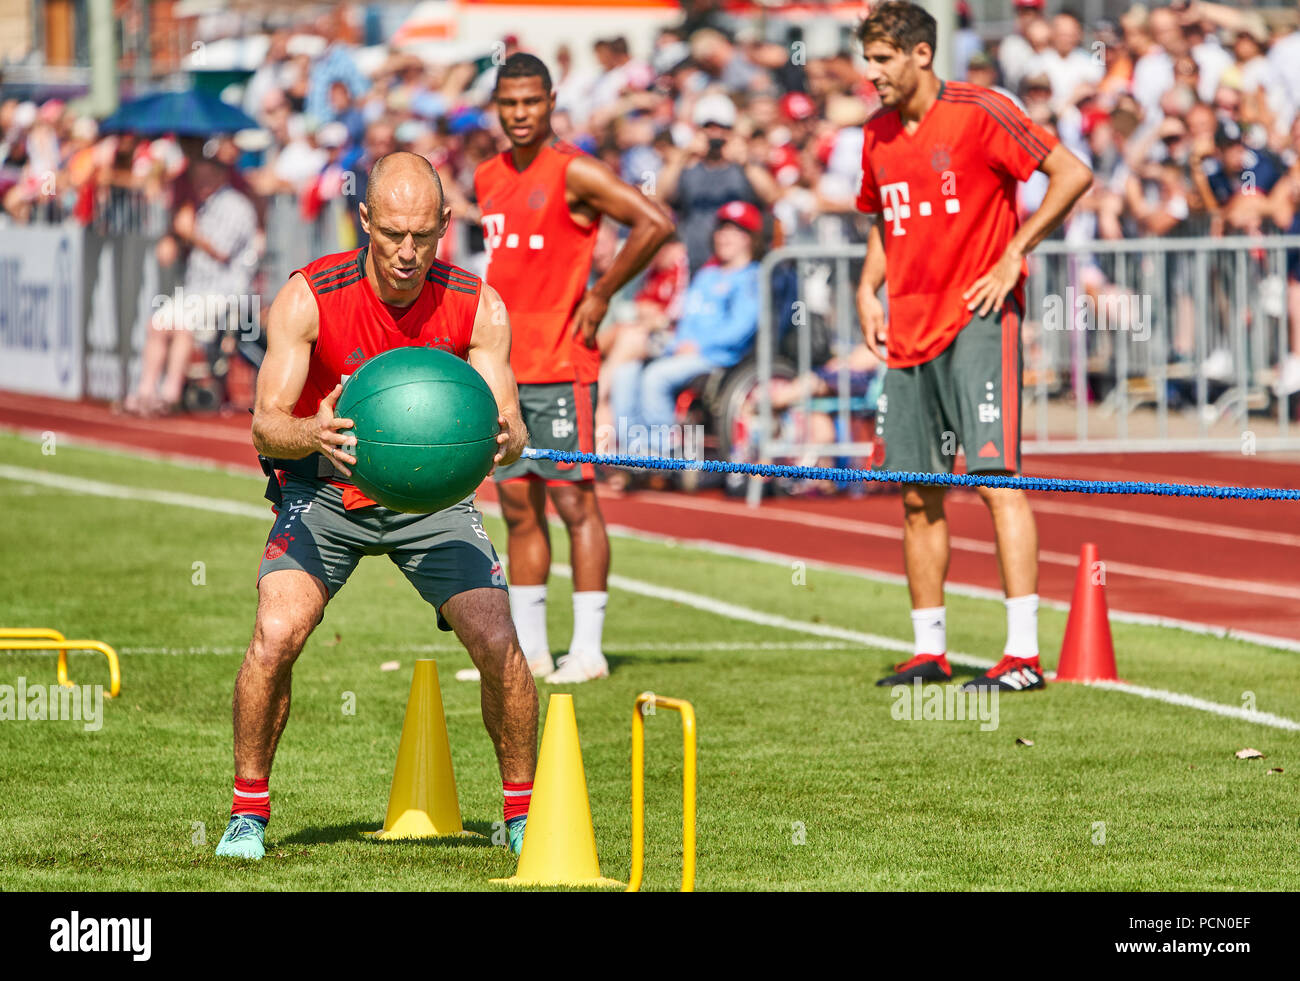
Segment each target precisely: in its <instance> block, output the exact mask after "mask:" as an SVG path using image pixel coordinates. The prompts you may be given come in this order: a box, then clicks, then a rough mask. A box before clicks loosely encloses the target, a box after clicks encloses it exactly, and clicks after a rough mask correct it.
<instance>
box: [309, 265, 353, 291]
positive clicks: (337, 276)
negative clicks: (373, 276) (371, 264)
mask: <svg viewBox="0 0 1300 981" xmlns="http://www.w3.org/2000/svg"><path fill="white" fill-rule="evenodd" d="M348 265H351V263H348ZM357 275H361V274H360V273H358V272H357V271H356V269H344V270H343V271H342V272H335V273H330V274H329V275H328V276H323V277H321V278H320V279H313V280H312V281H311V284H312V285H313V286H315V287H316V288H317V289H319V288H320V287H322V286H332V285H334V284H335V283H337V282H338V281H339V280H342V279H347V278H348V277H349V276H357Z"/></svg>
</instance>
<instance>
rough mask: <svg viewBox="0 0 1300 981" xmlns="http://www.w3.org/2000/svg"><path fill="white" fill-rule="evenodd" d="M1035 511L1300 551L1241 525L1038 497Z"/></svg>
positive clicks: (1292, 542)
mask: <svg viewBox="0 0 1300 981" xmlns="http://www.w3.org/2000/svg"><path fill="white" fill-rule="evenodd" d="M951 496H952V497H955V498H957V502H960V503H961V504H963V505H968V506H969V505H978V506H979V507H981V508H982V507H984V503H983V502H982V501H980V499H979V497H978V495H976V494H970V493H968V492H962V493H960V495H951ZM955 503H956V502H955ZM1033 508H1034V512H1035V513H1042V514H1060V515H1064V516H1066V517H1071V518H1087V519H1088V520H1089V521H1109V522H1111V523H1113V524H1121V525H1136V526H1138V527H1140V528H1161V529H1165V530H1167V531H1176V532H1178V533H1179V534H1186V535H1208V536H1210V537H1213V538H1228V539H1231V540H1233V541H1246V542H1262V543H1263V544H1265V545H1280V546H1283V547H1285V548H1300V535H1292V534H1288V533H1286V532H1280V531H1262V530H1260V529H1258V528H1243V527H1241V526H1239V525H1225V524H1220V523H1219V522H1215V521H1193V520H1191V519H1190V518H1172V517H1169V516H1167V515H1161V514H1147V513H1145V512H1143V511H1127V510H1124V509H1122V508H1113V509H1112V508H1108V507H1099V506H1097V505H1095V504H1070V503H1067V502H1065V501H1060V500H1048V499H1045V498H1043V497H1038V496H1035V497H1034V500H1033Z"/></svg>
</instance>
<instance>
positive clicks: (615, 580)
mask: <svg viewBox="0 0 1300 981" xmlns="http://www.w3.org/2000/svg"><path fill="white" fill-rule="evenodd" d="M0 478H3V479H8V480H16V481H22V482H26V483H37V484H39V485H41V486H44V487H57V488H59V489H61V490H68V491H72V492H74V493H80V494H88V495H93V496H98V497H110V498H117V499H125V500H136V501H152V502H154V503H158V504H169V505H172V506H175V507H185V508H192V509H195V510H199V511H207V512H209V513H217V514H230V515H235V516H239V517H251V518H257V519H258V520H260V521H263V522H266V520H267V518H268V515H267V513H266V510H265V509H263V508H260V507H252V506H251V505H247V504H243V503H241V502H239V501H231V500H229V499H226V498H219V497H205V496H201V495H197V494H178V493H174V492H171V491H158V490H153V489H150V488H137V487H127V486H124V485H122V484H110V483H107V482H104V481H99V480H86V479H83V478H80V477H66V476H63V475H60V474H51V473H48V472H46V471H42V470H30V469H28V468H26V467H12V466H8V465H2V464H0ZM551 571H552V572H554V573H555V574H556V575H559V576H565V577H566V578H567V577H570V576H571V575H572V572H571V570H570V569H569V567H568V566H566V565H561V564H559V563H556V564H554V565H552V567H551ZM609 584H610V586H612V587H613V588H615V589H620V590H623V591H624V592H629V593H634V594H636V595H639V596H645V597H648V598H651V599H658V600H662V601H664V602H668V603H679V604H681V605H682V606H689V607H691V608H693V609H697V610H700V611H702V612H705V613H711V614H713V615H715V616H722V617H726V618H728V619H731V620H739V621H742V622H745V623H753V624H757V625H759V626H764V627H773V628H776V629H779V630H789V631H792V632H795V633H801V634H805V635H811V636H814V637H826V638H829V639H832V640H839V641H849V642H851V643H856V644H861V645H863V646H867V647H876V648H880V649H883V650H887V651H896V652H900V653H911V650H912V645H911V644H909V643H907V642H905V641H901V640H897V639H895V638H893V637H884V636H881V635H879V634H870V633H865V632H863V631H860V630H850V629H848V628H846V627H836V626H833V625H831V624H825V623H812V622H810V621H807V620H792V619H790V618H789V617H783V616H780V615H778V614H773V613H765V612H763V611H761V610H754V609H750V608H749V607H746V606H739V605H737V604H735V603H727V602H724V601H723V600H717V599H713V598H711V597H708V596H701V595H699V594H698V593H691V592H687V591H686V590H682V589H673V588H671V587H668V586H660V585H658V584H656V583H648V582H642V581H640V580H638V579H631V578H629V577H627V576H621V575H611V576H610V577H609ZM948 660H949V661H951V662H953V663H955V664H960V665H964V666H967V667H974V668H981V667H988V666H990V665H991V664H992V663H993V662H992V661H989V660H987V659H986V658H978V657H974V656H973V655H970V654H963V653H961V652H959V651H950V652H949V653H948ZM1092 687H1097V688H1100V689H1102V690H1105V691H1117V692H1123V693H1125V694H1128V695H1136V696H1137V697H1139V698H1147V699H1153V700H1155V701H1161V702H1165V703H1167V704H1170V705H1177V706H1181V707H1183V708H1191V709H1198V710H1200V711H1203V712H1211V713H1213V714H1215V715H1220V716H1224V717H1227V718H1234V719H1240V720H1243V721H1246V722H1255V723H1258V724H1260V725H1266V726H1272V727H1273V728H1276V729H1291V730H1297V731H1300V722H1296V721H1295V720H1293V719H1288V718H1285V717H1283V716H1278V715H1273V714H1272V713H1268V712H1250V711H1247V710H1246V709H1242V708H1239V707H1237V706H1231V705H1220V704H1218V703H1217V702H1209V701H1206V700H1204V699H1200V698H1196V697H1195V696H1192V695H1185V694H1182V693H1180V692H1172V691H1165V690H1163V689H1159V688H1144V687H1141V686H1137V685H1128V684H1113V683H1106V684H1100V683H1098V684H1094V685H1093V686H1092Z"/></svg>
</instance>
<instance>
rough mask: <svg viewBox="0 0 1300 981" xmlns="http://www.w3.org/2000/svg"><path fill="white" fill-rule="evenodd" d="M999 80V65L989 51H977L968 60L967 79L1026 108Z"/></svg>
mask: <svg viewBox="0 0 1300 981" xmlns="http://www.w3.org/2000/svg"><path fill="white" fill-rule="evenodd" d="M997 80H998V69H997V65H995V64H994V62H993V59H992V58H991V57H989V54H988V52H987V51H983V50H981V51H976V52H975V53H974V54H973V55H971V56H970V60H969V61H967V62H966V81H968V82H970V83H971V84H972V85H978V86H979V87H980V88H982V89H992V90H993V91H994V92H998V93H1000V94H1002V95H1005V96H1006V97H1007V98H1008V99H1010V100H1011V101H1012V102H1014V103H1015V104H1016V105H1017V106H1020V108H1021V109H1024V106H1023V105H1021V102H1020V100H1019V99H1018V98H1017V97H1016V96H1015V94H1014V93H1012V92H1010V91H1008V90H1007V89H1004V88H1003V87H1002V86H1000V85H998V84H997Z"/></svg>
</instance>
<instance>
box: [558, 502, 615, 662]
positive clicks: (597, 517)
mask: <svg viewBox="0 0 1300 981" xmlns="http://www.w3.org/2000/svg"><path fill="white" fill-rule="evenodd" d="M548 491H549V493H550V496H551V502H552V503H553V504H554V505H555V510H556V511H557V512H558V513H559V515H560V518H561V520H562V521H563V522H564V526H565V528H566V529H567V530H568V532H569V563H570V565H572V566H573V640H572V642H571V643H570V644H569V653H568V655H567V657H565V658H563V659H562V661H563V663H562V664H561V665H560V667H559V669H558V670H557V671H556V672H555V673H554V674H551V675H548V676H547V679H546V680H547V681H549V682H551V683H553V684H578V683H581V682H584V681H592V680H594V679H596V678H605V677H608V675H609V662H608V661H606V660H605V652H604V650H603V649H602V648H603V635H604V631H605V606H606V603H607V602H608V600H609V593H608V582H609V534H608V532H606V530H605V519H604V517H603V516H602V515H601V513H600V503H599V502H598V500H597V498H596V485H595V483H594V482H593V481H589V480H588V481H582V482H581V483H572V484H564V485H559V486H556V485H553V486H551V487H549V488H548Z"/></svg>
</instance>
